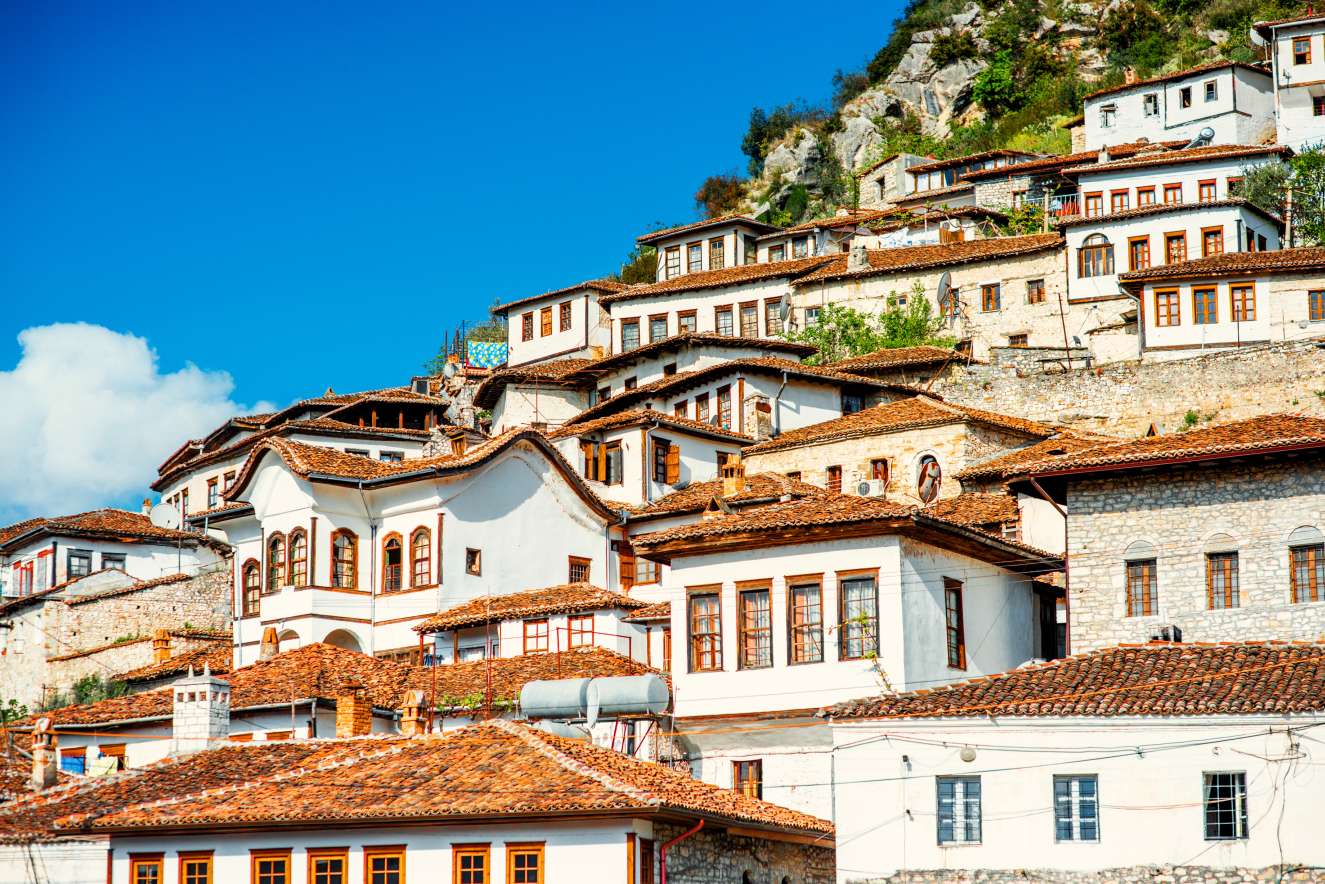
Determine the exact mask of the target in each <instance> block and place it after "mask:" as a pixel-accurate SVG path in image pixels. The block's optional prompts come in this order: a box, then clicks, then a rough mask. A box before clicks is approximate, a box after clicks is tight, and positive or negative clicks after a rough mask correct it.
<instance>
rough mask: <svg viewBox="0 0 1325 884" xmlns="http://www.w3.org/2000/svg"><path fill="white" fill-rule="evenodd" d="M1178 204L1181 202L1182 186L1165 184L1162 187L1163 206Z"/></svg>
mask: <svg viewBox="0 0 1325 884" xmlns="http://www.w3.org/2000/svg"><path fill="white" fill-rule="evenodd" d="M1180 202H1182V185H1181V184H1165V185H1164V204H1165V205H1172V204H1173V203H1180Z"/></svg>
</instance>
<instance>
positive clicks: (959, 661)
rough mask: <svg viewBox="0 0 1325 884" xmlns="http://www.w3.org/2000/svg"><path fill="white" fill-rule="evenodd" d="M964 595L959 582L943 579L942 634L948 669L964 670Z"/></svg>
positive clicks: (963, 588)
mask: <svg viewBox="0 0 1325 884" xmlns="http://www.w3.org/2000/svg"><path fill="white" fill-rule="evenodd" d="M965 595H966V593H965V586H964V585H963V584H962V582H961V581H960V580H956V579H954V578H952V577H944V578H943V634H944V642H945V646H946V648H947V661H948V668H949V669H959V670H965V669H966V609H965ZM954 621H955V622H954Z"/></svg>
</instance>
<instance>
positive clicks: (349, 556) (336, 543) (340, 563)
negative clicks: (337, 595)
mask: <svg viewBox="0 0 1325 884" xmlns="http://www.w3.org/2000/svg"><path fill="white" fill-rule="evenodd" d="M331 585H332V586H334V587H336V588H337V589H355V588H357V587H358V585H359V538H358V537H356V536H355V534H354V532H353V531H347V530H346V529H344V528H342V529H340V530H339V531H335V532H332V535H331Z"/></svg>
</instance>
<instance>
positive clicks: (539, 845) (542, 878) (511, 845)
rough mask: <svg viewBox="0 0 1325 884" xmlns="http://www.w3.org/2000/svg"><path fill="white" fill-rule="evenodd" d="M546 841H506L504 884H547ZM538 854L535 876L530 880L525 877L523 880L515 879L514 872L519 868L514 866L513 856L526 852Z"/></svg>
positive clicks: (525, 853)
mask: <svg viewBox="0 0 1325 884" xmlns="http://www.w3.org/2000/svg"><path fill="white" fill-rule="evenodd" d="M545 844H546V842H543V841H507V842H506V844H505V847H506V884H547V865H546V860H547V856H546V851H545V849H544V848H545ZM531 853H532V854H537V855H538V865H537V869H536V871H537V877H535V878H534V879H533V880H532V881H531V880H530V879H529V878H528V877H525V878H524V879H523V880H519V881H517V880H516V873H517V872H519V871H520V870H519V869H517V868H516V867H515V858H516V857H517V856H519V855H528V854H531Z"/></svg>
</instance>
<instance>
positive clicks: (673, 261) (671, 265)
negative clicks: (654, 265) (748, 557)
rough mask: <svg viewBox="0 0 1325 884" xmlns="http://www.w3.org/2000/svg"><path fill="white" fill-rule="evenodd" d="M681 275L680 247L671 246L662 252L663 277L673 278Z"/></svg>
mask: <svg viewBox="0 0 1325 884" xmlns="http://www.w3.org/2000/svg"><path fill="white" fill-rule="evenodd" d="M680 275H681V247H680V246H672V247H671V248H670V249H668V250H667V251H665V252H663V279H673V278H675V277H677V276H680Z"/></svg>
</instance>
